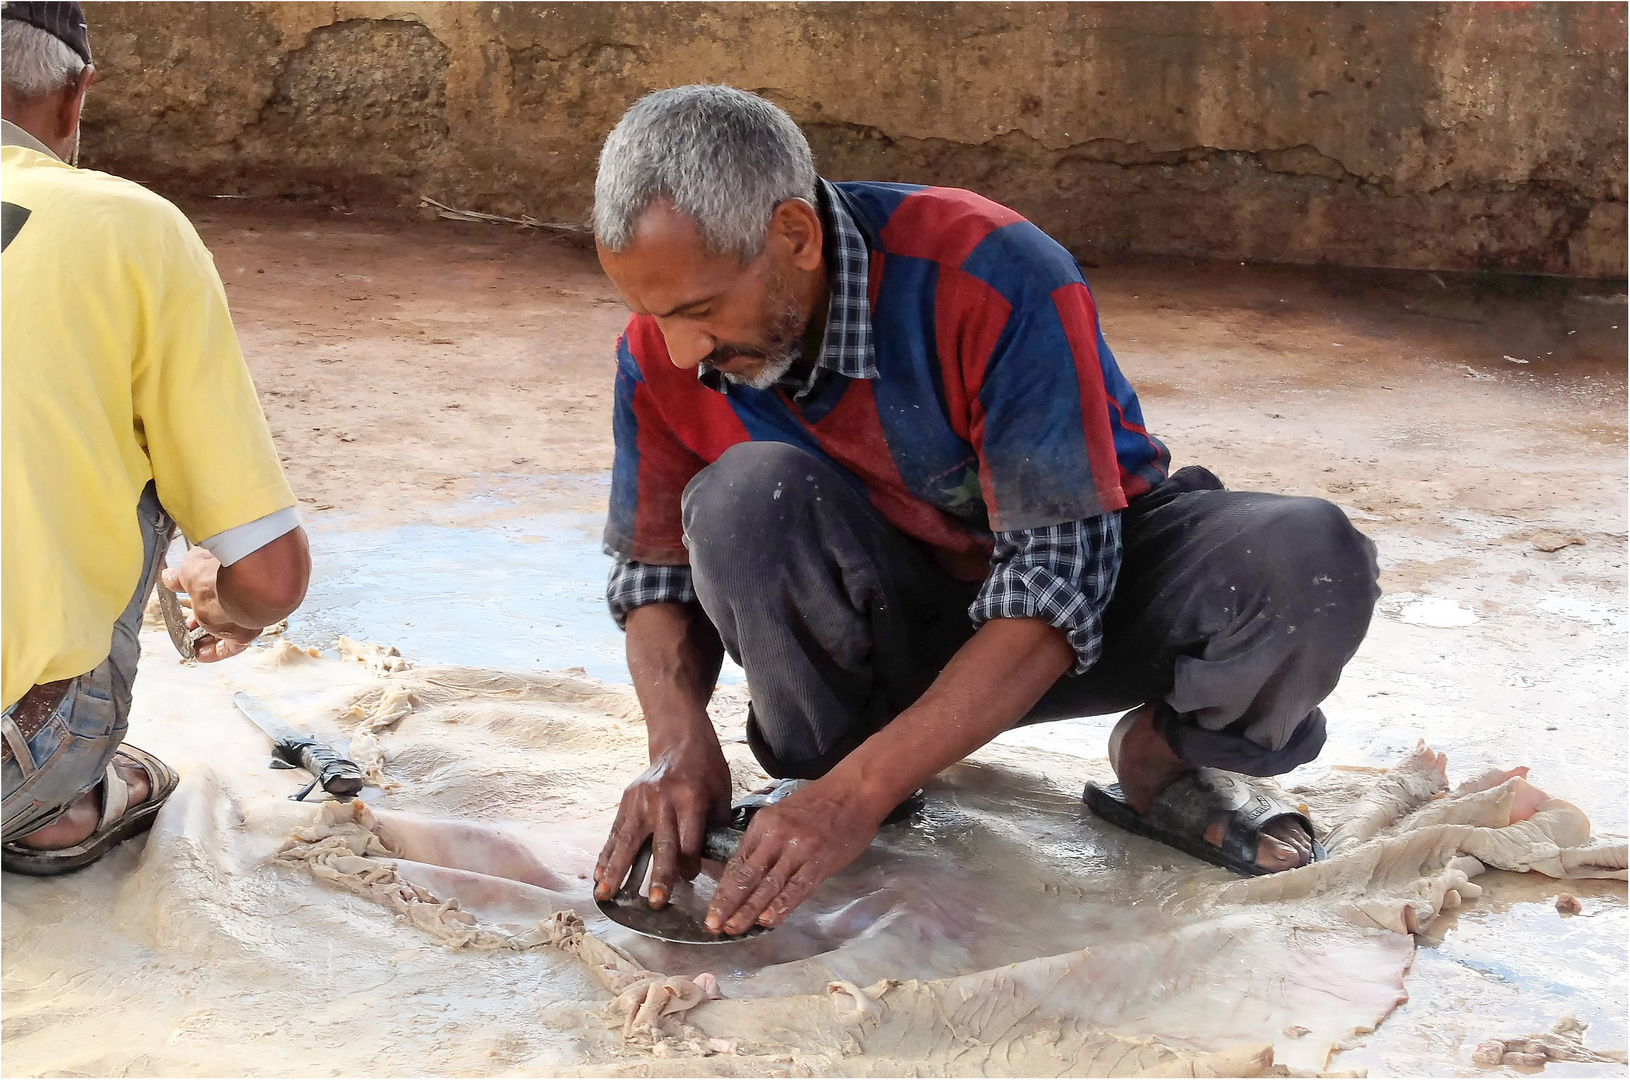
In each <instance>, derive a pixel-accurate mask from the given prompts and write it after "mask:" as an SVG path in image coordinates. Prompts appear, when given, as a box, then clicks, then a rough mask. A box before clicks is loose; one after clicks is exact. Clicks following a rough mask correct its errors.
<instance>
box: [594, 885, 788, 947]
mask: <svg viewBox="0 0 1630 1080" xmlns="http://www.w3.org/2000/svg"><path fill="white" fill-rule="evenodd" d="M595 904H596V905H597V906H598V907H599V908H600V910H601V912H602V913H604V914H605V917H606V918H608V919H610V920H611V921H612V922H614V923H616V924H617V925H619V926H626V927H628V928H629V929H630V930H632V931H634V932H635V933H636V934H644V935H645V936H646V937H653V938H658V939H660V940H662V941H675V942H678V943H680V944H682V945H729V944H732V943H734V942H737V941H746V940H747V939H748V938H750V937H757V936H758V935H760V934H762V933H765V932H766V931H768V930H769V929H770V928H769V927H768V926H759V925H757V924H756V923H755V924H754V925H753V928H752V929H751V930H749V931H747V932H746V933H745V934H736V935H734V936H732V935H730V934H710V933H708V930H707V926H706V925H705V924H704V923H703V922H702V921H701V920H700V919H698V918H696V917H695V916H693V915H692V914H691V913H690V912H688V911H684V910H682V909H681V908H679V907H677V906H676V905H674V904H669V905H668V906H666V907H661V908H654V907H652V906H651V905H650V903H649V902H648V901H647V900H646V899H645V897H643V896H636V897H635V898H634V899H633V900H632V901H630V900H623V899H621V898H617V899H612V900H596V901H595Z"/></svg>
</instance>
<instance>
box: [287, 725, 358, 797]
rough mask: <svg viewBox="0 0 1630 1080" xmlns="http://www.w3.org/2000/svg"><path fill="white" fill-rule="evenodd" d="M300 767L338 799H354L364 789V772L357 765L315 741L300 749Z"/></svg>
mask: <svg viewBox="0 0 1630 1080" xmlns="http://www.w3.org/2000/svg"><path fill="white" fill-rule="evenodd" d="M300 767H301V768H302V769H304V770H306V772H308V773H310V774H311V775H312V776H314V777H316V778H317V783H318V784H319V785H321V786H322V789H323V790H324V791H326V792H328V793H329V794H330V795H332V796H334V797H335V798H336V799H350V798H354V797H355V796H356V794H357V793H358V792H359V791H361V790H362V788H363V784H364V781H363V779H362V770H361V769H359V768H357V763H356V762H354V761H352V760H350V759H349V758H342V757H340V756H339V755H338V754H336V753H335V752H334V751H333V750H332V749H331V748H329V747H327V746H325V745H323V744H322V743H320V742H317V741H315V740H313V741H311V742H308V743H305V744H304V745H302V746H301V747H300Z"/></svg>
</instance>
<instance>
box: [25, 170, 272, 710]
mask: <svg viewBox="0 0 1630 1080" xmlns="http://www.w3.org/2000/svg"><path fill="white" fill-rule="evenodd" d="M0 201H3V202H4V203H5V204H6V205H5V207H4V212H5V228H4V239H5V246H4V249H3V254H0V573H3V577H0V639H3V640H0V654H3V655H0V659H3V671H0V682H3V687H0V698H3V701H4V705H5V706H7V707H9V706H10V705H11V704H12V703H13V702H15V701H16V700H17V699H18V698H20V697H21V696H22V695H23V694H24V693H26V692H27V690H28V688H29V687H30V686H32V685H34V684H35V683H41V682H51V681H53V680H56V679H66V678H70V677H72V676H75V675H82V674H84V673H85V672H87V671H90V670H91V669H92V668H94V667H96V666H97V665H98V664H100V663H101V662H102V661H103V660H105V659H106V658H107V655H108V652H109V649H110V647H111V642H112V635H113V624H114V622H115V621H116V620H117V619H118V617H119V614H120V612H122V611H123V610H124V608H125V606H126V605H127V604H128V603H129V602H130V597H131V594H132V593H134V592H135V589H136V585H137V578H138V576H139V575H140V573H141V566H142V537H141V533H140V530H139V527H138V525H137V520H136V503H137V501H138V500H139V499H140V497H141V492H142V489H143V488H144V487H145V486H146V485H147V482H148V480H150V479H151V480H154V481H156V484H157V489H158V496H159V501H160V502H161V503H163V504H164V508H165V509H166V510H167V511H169V513H170V514H171V515H172V516H173V517H174V518H175V519H176V522H177V523H178V524H179V525H180V526H181V530H182V532H183V533H185V534H186V536H187V538H188V539H190V540H193V541H194V542H196V541H198V540H202V539H204V538H206V537H211V536H214V535H215V534H217V533H221V532H224V531H226V530H227V529H232V528H236V527H237V526H239V525H245V524H248V523H249V522H251V521H255V520H257V519H258V518H261V517H264V516H266V515H267V514H271V513H275V512H276V511H278V510H282V509H284V508H285V507H289V506H293V505H294V495H293V493H292V492H291V491H290V490H289V485H288V481H287V480H285V479H284V477H283V469H282V466H281V465H280V464H279V462H278V457H277V451H276V449H275V448H274V447H273V445H272V435H271V431H270V429H269V428H268V426H267V423H266V417H265V415H264V414H263V413H262V412H261V409H260V401H259V399H257V398H256V396H255V388H254V384H253V383H252V382H250V379H249V370H248V368H247V367H246V366H245V365H244V362H243V353H242V352H241V351H240V350H239V348H238V338H237V334H236V333H235V332H234V331H233V329H232V318H231V315H230V314H229V313H228V311H227V305H226V292H225V290H224V289H222V287H221V280H220V277H219V276H218V275H217V274H216V272H215V264H214V261H213V260H212V259H211V257H210V254H209V251H208V250H207V249H206V248H205V247H204V244H203V242H202V241H201V240H200V239H199V238H198V234H197V233H196V232H195V231H194V230H193V227H192V225H191V223H189V222H188V221H187V219H186V217H185V216H183V215H182V213H181V211H180V210H178V209H176V208H175V207H174V206H172V205H171V204H170V203H169V202H167V201H165V200H164V199H162V198H160V197H159V196H157V195H154V194H153V193H152V192H150V191H148V190H146V189H145V188H143V187H142V186H141V185H139V184H135V183H132V182H131V181H129V180H122V179H120V178H119V177H116V176H109V175H108V174H106V173H100V172H93V171H91V170H88V169H76V168H73V167H72V166H70V165H67V164H64V163H63V162H61V161H58V160H57V159H56V158H54V157H52V156H50V155H49V154H42V153H40V152H39V151H37V150H33V149H29V148H28V147H25V146H5V147H3V148H0Z"/></svg>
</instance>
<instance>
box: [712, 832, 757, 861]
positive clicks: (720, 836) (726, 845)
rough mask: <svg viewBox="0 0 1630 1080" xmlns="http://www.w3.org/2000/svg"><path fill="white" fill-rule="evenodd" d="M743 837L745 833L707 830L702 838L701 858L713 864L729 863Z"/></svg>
mask: <svg viewBox="0 0 1630 1080" xmlns="http://www.w3.org/2000/svg"><path fill="white" fill-rule="evenodd" d="M744 836H746V833H743V832H739V831H737V830H736V829H709V830H708V831H707V835H706V836H704V837H703V838H702V857H703V858H704V859H712V860H713V861H714V862H729V861H730V857H731V856H732V855H734V854H735V853H736V849H737V848H738V847H740V846H741V841H742V838H743V837H744Z"/></svg>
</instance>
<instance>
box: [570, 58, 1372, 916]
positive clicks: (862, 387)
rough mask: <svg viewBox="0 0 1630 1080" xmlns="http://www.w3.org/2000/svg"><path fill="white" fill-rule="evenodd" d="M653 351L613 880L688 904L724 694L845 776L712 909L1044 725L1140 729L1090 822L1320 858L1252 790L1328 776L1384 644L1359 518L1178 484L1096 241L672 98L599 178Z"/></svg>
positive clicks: (615, 261)
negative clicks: (643, 854) (1330, 735)
mask: <svg viewBox="0 0 1630 1080" xmlns="http://www.w3.org/2000/svg"><path fill="white" fill-rule="evenodd" d="M595 230H596V237H597V241H598V245H599V254H600V262H601V265H602V266H603V267H604V268H605V271H606V273H607V274H608V275H609V277H610V278H611V280H612V282H613V283H614V284H615V285H616V287H617V289H618V291H619V292H620V293H621V295H622V297H623V299H624V301H625V302H626V303H627V304H628V306H629V307H630V308H631V309H632V310H633V312H634V316H633V318H632V320H631V321H630V322H629V324H628V328H627V331H626V332H625V334H624V336H623V338H622V341H621V343H620V345H619V349H618V362H617V381H616V413H615V439H616V461H615V465H614V468H613V473H612V494H611V510H610V516H609V519H608V523H607V526H606V544H607V548H608V550H610V551H611V552H612V553H613V554H614V555H615V556H616V558H617V562H616V564H615V566H614V568H613V570H612V573H611V579H610V584H609V590H608V599H609V601H610V605H611V609H612V613H613V615H614V616H615V617H616V618H617V619H618V620H619V621H620V622H624V623H625V626H626V630H627V634H628V643H627V644H628V665H629V671H630V673H631V675H632V677H633V681H634V686H635V689H636V690H637V691H638V693H639V696H640V700H641V702H642V704H643V706H644V710H645V716H646V723H647V725H648V728H649V733H650V734H649V737H650V755H651V766H650V768H649V769H648V770H646V772H645V773H644V774H643V775H642V776H640V777H639V778H638V779H637V780H636V781H635V782H634V783H633V784H632V785H631V786H630V787H629V788H628V790H627V792H626V793H625V795H624V797H623V800H622V805H621V808H620V811H619V813H618V816H617V821H616V824H615V826H614V827H613V830H612V834H611V836H610V838H609V840H608V841H607V843H606V847H605V850H604V852H603V854H602V856H601V859H600V863H599V866H598V868H597V871H596V873H597V892H598V895H600V896H601V897H602V898H605V897H609V896H610V894H611V893H612V892H613V891H614V890H615V888H616V886H617V884H618V883H619V882H620V880H621V878H622V876H623V874H624V873H625V872H626V870H627V868H628V867H629V865H630V863H631V861H632V860H633V858H634V856H635V854H636V853H637V851H638V849H639V848H640V847H641V845H642V844H644V843H645V842H647V841H649V842H650V843H651V844H652V848H653V859H652V866H653V877H652V889H651V902H652V903H653V904H655V905H660V904H662V903H663V902H664V901H665V899H666V897H667V895H668V894H669V892H670V891H671V889H672V886H673V882H674V880H675V875H676V868H677V867H678V866H679V864H680V860H681V856H687V857H690V858H694V857H695V856H696V855H697V853H698V851H699V850H700V845H701V841H702V836H703V834H704V832H705V829H706V826H707V825H708V823H709V822H710V821H713V822H718V821H720V820H723V818H724V816H725V815H726V813H727V812H728V809H729V800H730V797H731V790H730V773H729V771H728V769H727V768H726V765H725V760H724V756H723V753H722V752H721V749H720V746H719V742H718V739H717V737H716V736H715V734H714V731H713V728H712V726H711V724H710V723H709V720H708V716H707V712H706V705H707V701H708V698H709V695H710V693H711V691H712V689H713V685H714V679H715V677H716V675H717V673H718V671H719V665H720V662H721V655H722V653H723V652H728V653H729V654H730V656H731V657H732V658H733V659H735V660H736V661H737V662H738V663H740V664H741V665H742V667H743V668H745V669H746V672H747V680H748V684H749V687H750V689H751V697H752V704H751V714H750V717H749V720H748V725H747V735H748V740H749V742H750V744H751V746H752V749H753V751H754V753H755V754H756V756H757V757H758V760H759V762H760V763H761V764H762V765H763V766H764V768H765V770H766V771H768V772H769V773H770V774H771V775H772V776H777V777H799V778H806V779H811V780H812V781H813V782H812V783H809V784H807V785H805V786H803V787H802V788H800V789H799V790H797V791H796V792H795V793H794V794H791V795H790V796H788V797H787V798H784V799H782V800H780V801H778V802H775V803H773V804H771V805H768V806H765V807H764V808H762V809H760V810H758V811H757V814H756V816H754V817H753V818H752V820H751V823H750V825H749V827H748V831H747V834H746V837H745V839H744V840H743V841H742V843H741V845H740V847H739V849H738V850H737V853H736V855H735V856H734V857H733V858H732V860H731V862H730V864H729V865H728V866H727V867H726V869H725V871H724V875H723V877H722V879H721V882H720V885H719V888H718V890H717V891H716V893H715V895H714V897H713V899H712V902H711V906H710V908H709V914H708V922H709V926H710V927H711V928H712V929H714V930H716V931H722V932H725V933H731V934H738V933H742V932H744V931H746V930H748V929H749V928H751V927H752V925H753V924H754V923H755V922H757V923H761V924H764V925H770V926H773V925H776V924H777V923H779V922H780V921H781V920H782V919H784V918H785V917H786V915H787V913H788V912H789V911H791V910H792V909H793V908H794V907H795V906H797V905H798V904H799V903H800V902H801V901H802V900H803V899H804V898H805V897H807V896H808V895H809V894H810V892H811V891H812V890H814V888H815V887H816V886H817V885H819V884H820V882H821V881H822V880H823V879H824V878H826V877H827V876H829V875H831V874H832V873H833V872H835V871H837V870H839V869H841V868H842V867H843V866H845V865H847V864H848V863H849V862H850V861H851V860H853V859H854V858H855V857H856V856H857V855H858V854H859V853H860V852H861V851H863V850H864V849H865V848H866V847H867V845H868V844H870V842H871V840H872V837H873V836H874V835H875V833H876V831H877V828H878V826H879V823H881V822H882V821H884V820H885V818H886V817H887V816H888V815H889V814H890V813H891V812H892V811H893V809H894V808H895V807H896V806H897V805H899V804H900V803H901V802H902V801H903V800H905V799H907V798H908V797H909V796H910V795H911V793H912V792H913V791H915V790H916V789H917V788H918V787H919V786H920V785H922V784H923V783H925V782H926V781H927V780H928V779H929V778H930V777H932V776H934V775H935V774H936V773H938V772H939V771H940V770H942V769H944V768H945V767H946V766H948V765H950V764H952V763H953V762H956V761H958V760H959V759H961V758H962V757H964V756H966V755H967V754H969V753H971V752H972V751H974V750H976V749H978V748H979V747H980V746H982V745H983V744H985V743H986V742H988V741H989V740H990V739H991V738H993V737H994V736H996V735H997V734H999V733H1000V732H1003V731H1005V730H1007V729H1009V728H1011V727H1013V726H1015V725H1017V724H1028V723H1035V722H1038V721H1043V720H1050V719H1061V718H1064V717H1069V716H1086V715H1094V714H1101V713H1106V712H1111V711H1121V710H1126V714H1125V716H1124V717H1123V718H1122V720H1121V722H1120V724H1119V726H1118V727H1117V728H1116V729H1115V731H1114V733H1113V735H1112V737H1111V740H1110V747H1109V755H1110V759H1111V761H1112V763H1113V765H1114V768H1115V772H1116V774H1117V777H1118V778H1119V780H1120V783H1119V784H1118V785H1115V786H1113V787H1109V788H1102V789H1100V788H1096V787H1094V788H1090V789H1089V793H1088V800H1089V804H1090V805H1091V807H1092V809H1093V810H1094V811H1095V812H1097V813H1099V814H1100V815H1102V816H1104V817H1106V818H1109V819H1110V820H1112V821H1115V822H1117V823H1119V824H1121V825H1123V826H1124V827H1126V828H1129V829H1134V830H1136V831H1139V832H1145V833H1148V834H1150V835H1153V836H1156V837H1158V838H1159V839H1161V840H1162V841H1164V842H1166V843H1168V844H1171V845H1173V846H1175V847H1178V848H1180V849H1182V850H1184V851H1187V852H1190V853H1192V854H1195V855H1197V856H1199V857H1201V858H1206V859H1209V860H1211V861H1213V862H1217V863H1219V864H1222V865H1225V866H1229V867H1232V868H1234V869H1235V870H1238V871H1240V872H1242V873H1268V872H1274V871H1279V870H1284V869H1288V868H1291V867H1296V866H1300V865H1302V864H1304V863H1306V862H1307V861H1308V860H1310V859H1312V858H1315V857H1317V855H1318V847H1317V845H1316V844H1315V842H1314V830H1313V824H1312V823H1311V822H1310V821H1308V820H1307V819H1306V818H1305V817H1304V816H1303V815H1302V814H1300V813H1299V812H1298V811H1297V808H1296V807H1294V806H1286V805H1284V804H1283V803H1281V802H1279V801H1278V800H1276V799H1274V798H1272V797H1271V796H1270V795H1268V794H1267V793H1266V792H1264V791H1262V790H1261V789H1260V787H1259V786H1258V785H1253V784H1252V783H1251V782H1250V779H1249V777H1250V776H1273V775H1276V774H1279V773H1283V772H1286V771H1288V770H1289V769H1292V768H1294V767H1295V766H1297V765H1300V764H1302V763H1304V762H1307V761H1311V760H1312V759H1313V758H1314V757H1315V756H1316V755H1317V754H1318V753H1319V750H1320V748H1321V747H1322V746H1323V744H1324V739H1325V719H1324V715H1323V713H1322V712H1320V710H1319V708H1318V705H1319V702H1320V701H1322V700H1323V699H1324V698H1325V696H1326V695H1328V694H1329V693H1330V691H1331V690H1332V689H1333V688H1334V687H1335V685H1336V680H1337V678H1338V677H1339V675H1340V674H1341V670H1342V667H1343V665H1345V664H1346V662H1347V661H1348V660H1349V659H1350V658H1351V657H1352V655H1353V653H1354V652H1355V651H1356V650H1357V648H1358V646H1359V643H1360V642H1361V641H1362V640H1363V637H1364V634H1365V632H1366V630H1367V628H1368V626H1369V620H1370V616H1371V613H1372V610H1373V607H1374V603H1375V600H1376V598H1377V596H1378V589H1377V587H1376V563H1375V553H1374V548H1373V546H1372V545H1371V543H1370V541H1369V540H1367V539H1366V538H1365V537H1363V536H1362V535H1360V534H1359V533H1358V532H1357V531H1356V530H1355V529H1354V528H1353V526H1352V524H1351V523H1350V522H1349V521H1348V520H1347V518H1346V517H1345V516H1344V515H1343V514H1342V512H1341V511H1340V510H1339V509H1337V508H1336V507H1335V506H1334V505H1333V504H1331V503H1328V502H1325V501H1323V500H1319V499H1310V498H1291V497H1286V496H1281V495H1271V494H1262V493H1258V492H1246V491H1228V490H1225V489H1224V487H1223V485H1222V483H1221V482H1219V481H1218V479H1217V478H1216V477H1215V476H1213V475H1212V474H1211V473H1210V472H1208V471H1206V470H1205V469H1203V468H1198V467H1192V466H1191V467H1189V468H1185V469H1181V470H1179V471H1177V472H1176V473H1173V474H1171V475H1168V469H1167V466H1168V454H1167V451H1166V448H1165V447H1164V446H1163V445H1162V444H1161V443H1160V442H1159V441H1158V440H1157V439H1155V438H1154V437H1153V436H1151V435H1150V434H1149V433H1148V431H1146V430H1145V428H1144V426H1143V420H1142V415H1141V412H1140V409H1139V406H1138V399H1137V395H1136V394H1135V393H1134V392H1133V389H1132V386H1131V385H1130V384H1129V383H1128V382H1127V380H1126V378H1125V377H1124V376H1123V375H1122V374H1121V371H1120V369H1119V367H1118V366H1117V364H1116V362H1115V358H1114V356H1113V355H1112V354H1111V353H1110V350H1109V346H1108V344H1107V343H1106V342H1105V340H1104V338H1103V336H1102V335H1101V334H1100V333H1099V328H1098V316H1097V311H1096V308H1095V305H1094V303H1093V298H1092V294H1091V293H1090V292H1089V291H1088V288H1087V285H1086V282H1085V281H1084V280H1083V279H1082V277H1081V272H1080V269H1079V268H1078V267H1077V265H1076V262H1075V260H1074V259H1072V258H1071V257H1070V256H1069V254H1068V253H1067V252H1066V251H1065V250H1064V249H1063V248H1062V247H1060V246H1059V245H1058V244H1057V243H1055V242H1054V241H1053V240H1051V239H1049V238H1048V237H1047V236H1046V235H1044V234H1043V233H1042V232H1041V231H1040V230H1038V229H1037V228H1036V227H1035V226H1034V225H1031V224H1030V223H1029V222H1027V221H1025V220H1024V219H1023V218H1022V217H1020V216H1019V215H1018V214H1016V213H1014V212H1013V211H1011V210H1008V209H1006V208H1005V207H1002V206H999V205H997V204H995V203H993V202H991V201H989V200H988V199H984V198H981V197H980V196H978V195H975V194H973V193H971V192H967V191H958V190H952V189H947V188H933V187H917V186H912V185H906V184H891V183H836V184H834V183H829V182H827V181H825V180H823V179H821V178H820V177H818V176H817V175H816V173H815V169H814V166H813V164H812V161H811V156H810V152H809V147H808V145H807V143H806V142H805V140H804V137H803V135H802V134H801V133H800V132H799V130H798V128H797V127H796V126H795V125H794V124H793V123H792V121H791V119H790V118H788V117H787V116H786V114H784V113H782V112H781V111H780V110H779V109H777V108H775V107H774V106H773V105H771V104H769V103H768V102H766V101H763V100H762V99H760V98H757V97H754V96H753V95H750V94H746V93H742V92H740V91H736V90H731V89H729V88H726V87H715V86H693V87H682V88H679V89H675V90H666V91H662V92H659V93H656V94H652V95H650V96H649V97H647V98H645V99H643V100H642V101H640V102H638V103H637V104H636V105H635V106H634V107H633V108H632V109H630V110H629V112H628V113H627V115H625V116H624V117H623V119H622V120H621V122H620V123H619V124H618V126H617V127H616V129H615V130H614V131H613V132H612V133H611V135H610V136H609V137H608V138H607V140H606V144H605V148H604V150H603V152H602V154H601V158H600V171H599V177H598V181H597V184H596V188H595Z"/></svg>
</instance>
